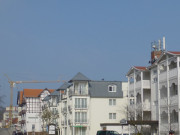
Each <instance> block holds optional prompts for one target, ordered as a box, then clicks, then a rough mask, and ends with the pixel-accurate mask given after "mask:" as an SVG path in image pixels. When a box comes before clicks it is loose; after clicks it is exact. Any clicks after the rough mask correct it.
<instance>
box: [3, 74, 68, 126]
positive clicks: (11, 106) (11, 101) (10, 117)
mask: <svg viewBox="0 0 180 135" xmlns="http://www.w3.org/2000/svg"><path fill="white" fill-rule="evenodd" d="M5 76H6V77H7V79H8V82H9V84H10V90H11V93H10V106H9V123H8V127H10V126H11V125H12V108H13V88H14V86H15V84H21V83H58V82H66V81H64V80H62V81H60V80H56V81H36V80H33V81H12V80H11V79H10V78H9V77H8V75H7V74H5Z"/></svg>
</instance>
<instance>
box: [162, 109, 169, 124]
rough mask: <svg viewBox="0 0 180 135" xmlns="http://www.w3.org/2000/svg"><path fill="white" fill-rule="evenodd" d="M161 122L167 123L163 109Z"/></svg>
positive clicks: (166, 115) (166, 116)
mask: <svg viewBox="0 0 180 135" xmlns="http://www.w3.org/2000/svg"><path fill="white" fill-rule="evenodd" d="M161 123H168V114H167V113H166V112H165V111H163V112H162V114H161Z"/></svg>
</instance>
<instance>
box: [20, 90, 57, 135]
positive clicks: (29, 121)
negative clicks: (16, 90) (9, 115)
mask: <svg viewBox="0 0 180 135" xmlns="http://www.w3.org/2000/svg"><path fill="white" fill-rule="evenodd" d="M53 91H54V90H49V89H24V90H23V91H22V95H21V94H19V95H20V96H18V105H19V107H20V108H21V110H20V112H19V115H20V116H21V121H20V124H21V130H22V132H27V133H39V132H42V131H43V129H42V128H43V124H42V119H41V113H42V107H43V102H42V100H43V99H44V98H45V97H46V96H48V95H50V93H52V92H53ZM20 93H21V92H20Z"/></svg>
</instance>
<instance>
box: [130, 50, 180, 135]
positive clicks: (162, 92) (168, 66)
mask: <svg viewBox="0 0 180 135" xmlns="http://www.w3.org/2000/svg"><path fill="white" fill-rule="evenodd" d="M179 65H180V52H163V51H162V52H161V55H160V56H159V57H158V59H157V58H156V60H155V61H154V62H153V63H152V65H151V66H149V67H147V68H146V67H144V68H143V67H133V68H132V69H131V70H130V71H129V72H128V74H127V77H128V84H129V85H128V86H129V88H128V94H129V96H128V97H129V106H130V107H132V108H133V109H134V110H135V111H134V119H135V120H138V113H139V112H138V111H137V110H138V109H137V108H138V107H139V106H140V107H141V108H142V109H141V110H142V111H140V112H141V113H142V120H146V118H145V114H144V112H143V111H146V112H147V111H149V112H150V113H149V114H150V117H149V118H150V119H149V120H150V121H158V123H159V125H158V127H157V128H156V129H154V132H151V133H155V132H156V130H157V133H159V134H160V135H161V134H162V135H164V134H167V133H168V132H169V131H170V130H173V131H175V134H177V135H178V134H179V131H180V124H179V121H180V118H179V113H180V112H179V109H180V98H179V97H180V94H179V89H180V66H179ZM147 73H148V74H149V76H148V77H147V80H144V77H145V74H146V75H147ZM149 114H148V115H149ZM148 115H147V114H146V116H148Z"/></svg>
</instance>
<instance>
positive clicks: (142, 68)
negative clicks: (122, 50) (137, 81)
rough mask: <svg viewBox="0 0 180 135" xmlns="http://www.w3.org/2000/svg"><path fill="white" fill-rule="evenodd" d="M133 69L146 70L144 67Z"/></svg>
mask: <svg viewBox="0 0 180 135" xmlns="http://www.w3.org/2000/svg"><path fill="white" fill-rule="evenodd" d="M134 67H135V68H136V69H139V70H146V67H140V66H134Z"/></svg>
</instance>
